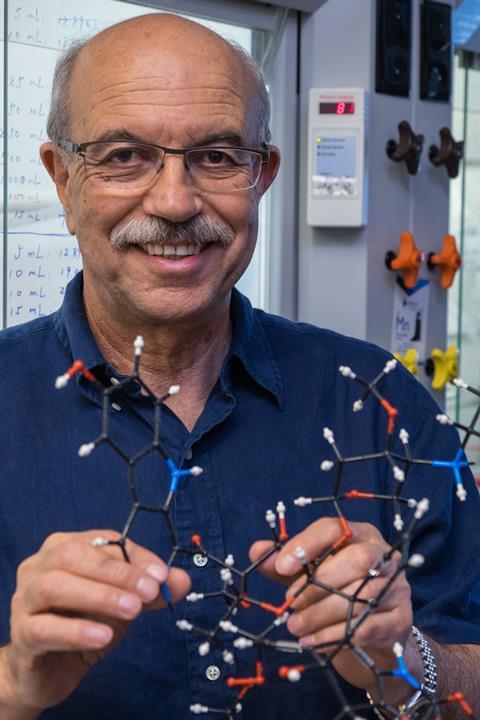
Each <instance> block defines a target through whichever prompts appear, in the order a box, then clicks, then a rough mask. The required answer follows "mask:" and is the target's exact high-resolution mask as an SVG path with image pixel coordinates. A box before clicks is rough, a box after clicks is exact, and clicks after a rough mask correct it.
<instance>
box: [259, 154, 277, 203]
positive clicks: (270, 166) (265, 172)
mask: <svg viewBox="0 0 480 720" xmlns="http://www.w3.org/2000/svg"><path fill="white" fill-rule="evenodd" d="M268 149H269V150H270V159H269V161H268V162H267V163H265V164H264V165H262V172H261V173H260V178H259V180H258V182H257V184H256V186H255V188H256V190H257V192H258V195H259V197H261V196H262V195H263V194H264V193H265V192H266V191H267V190H268V188H269V187H270V185H271V184H272V182H273V181H274V180H275V177H276V175H277V172H278V168H279V167H280V150H279V149H278V147H277V146H276V145H269V146H268Z"/></svg>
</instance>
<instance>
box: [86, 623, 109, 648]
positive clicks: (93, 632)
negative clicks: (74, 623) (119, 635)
mask: <svg viewBox="0 0 480 720" xmlns="http://www.w3.org/2000/svg"><path fill="white" fill-rule="evenodd" d="M86 635H87V637H88V639H89V640H90V641H91V642H92V643H93V644H94V645H98V646H102V645H106V644H107V643H108V642H110V640H111V639H112V637H113V630H112V628H109V627H88V628H86Z"/></svg>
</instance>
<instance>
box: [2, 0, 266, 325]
mask: <svg viewBox="0 0 480 720" xmlns="http://www.w3.org/2000/svg"><path fill="white" fill-rule="evenodd" d="M157 11H158V10H157V8H147V7H145V6H143V5H141V6H140V5H137V4H135V3H128V2H123V1H120V0H101V2H98V0H83V2H82V4H81V12H80V11H79V6H78V2H74V0H69V1H68V2H67V1H66V0H49V2H48V3H38V2H33V1H32V0H27V1H26V2H23V3H22V4H21V5H20V4H19V3H16V2H12V1H11V0H9V1H8V23H7V24H8V27H7V32H8V50H7V52H8V77H7V78H5V80H4V84H3V87H4V102H5V103H6V109H7V113H6V117H7V123H5V132H3V128H2V135H3V140H4V156H5V155H6V156H7V161H8V162H7V168H6V170H7V171H6V173H4V174H5V175H6V177H7V178H8V187H7V190H8V192H7V197H6V203H5V206H6V212H7V222H8V236H7V243H6V246H5V251H6V258H7V262H6V263H5V268H4V272H3V277H4V289H3V302H4V306H3V324H4V326H10V325H15V324H18V323H20V322H24V321H26V320H30V319H33V318H35V317H38V316H41V315H45V314H47V313H49V312H52V311H53V310H54V309H56V308H57V307H58V306H59V304H60V303H61V300H62V296H63V293H64V290H65V285H66V284H67V282H68V281H69V280H70V279H71V278H72V277H73V275H74V274H75V273H76V272H78V270H79V269H80V267H81V257H80V254H79V251H78V247H77V244H76V241H75V239H74V238H72V237H71V236H70V235H69V234H68V232H67V229H66V227H65V218H64V215H63V211H62V208H61V206H60V205H59V202H58V200H57V197H56V194H55V190H54V187H53V184H52V183H51V181H50V179H49V177H48V175H47V173H46V171H45V169H44V168H43V165H42V164H41V162H40V160H39V157H38V147H39V145H40V143H41V142H42V141H44V140H45V139H46V131H45V126H46V119H47V114H48V107H49V101H50V90H51V78H52V74H53V68H54V65H55V62H56V59H57V57H58V54H59V52H60V51H61V50H63V49H64V48H65V47H66V46H68V44H69V43H70V41H71V40H73V39H74V38H76V37H85V36H88V35H89V34H93V33H95V32H98V31H99V30H101V29H103V28H105V27H108V26H109V25H111V24H113V23H115V22H118V21H120V20H123V19H127V18H129V17H134V16H136V15H139V14H145V13H148V12H157ZM195 19H197V20H198V21H199V22H201V23H202V24H204V25H206V26H208V27H210V28H212V29H213V30H215V31H217V32H219V33H220V34H222V35H224V36H225V37H227V38H229V39H234V40H236V41H237V42H238V43H239V44H240V45H241V46H242V47H244V48H245V49H246V50H247V51H249V52H251V50H252V44H253V37H254V31H253V30H252V29H251V28H247V27H239V26H236V25H230V24H226V23H221V22H213V21H210V20H202V19H201V18H195ZM2 21H3V14H2ZM256 32H258V31H256ZM2 49H3V44H2ZM2 62H3V54H2ZM2 67H3V66H2ZM2 124H3V123H2ZM2 182H3V177H2ZM263 207H264V205H262V208H263ZM261 212H262V213H263V214H262V218H261V222H260V225H261V227H264V226H265V214H264V213H265V211H264V210H262V211H261ZM264 245H265V238H264V237H262V239H261V240H260V241H259V247H258V249H257V251H256V253H255V257H254V261H253V262H252V264H251V267H250V268H249V270H248V271H247V273H246V275H245V277H244V278H242V280H241V281H240V283H239V286H240V288H241V289H242V290H243V291H244V292H246V293H247V294H248V295H249V296H250V298H251V300H252V302H253V303H254V304H255V305H264V298H265V297H266V292H265V280H264V273H265V263H264V261H263V258H264V255H265V252H264V250H263V248H264ZM0 258H1V256H0ZM0 262H1V260H0ZM1 270H2V268H1V266H0V271H1ZM0 309H1V308H0Z"/></svg>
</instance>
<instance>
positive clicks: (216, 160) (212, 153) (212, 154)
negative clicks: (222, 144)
mask: <svg viewBox="0 0 480 720" xmlns="http://www.w3.org/2000/svg"><path fill="white" fill-rule="evenodd" d="M199 159H200V161H201V162H202V163H204V164H205V165H233V164H234V163H235V160H234V157H233V153H231V154H229V153H228V152H225V150H208V151H206V152H204V153H203V155H202V156H201V157H200V158H199Z"/></svg>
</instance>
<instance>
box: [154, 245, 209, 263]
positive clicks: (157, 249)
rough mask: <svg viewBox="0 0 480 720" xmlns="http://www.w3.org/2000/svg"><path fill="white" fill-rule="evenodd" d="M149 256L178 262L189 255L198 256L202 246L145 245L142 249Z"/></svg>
mask: <svg viewBox="0 0 480 720" xmlns="http://www.w3.org/2000/svg"><path fill="white" fill-rule="evenodd" d="M142 249H143V250H144V251H145V252H147V253H148V254H149V255H157V256H160V257H168V259H169V260H179V259H182V258H184V257H188V256H190V255H198V254H199V252H200V251H201V250H202V245H157V244H153V243H147V244H146V245H144V246H143V248H142Z"/></svg>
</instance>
